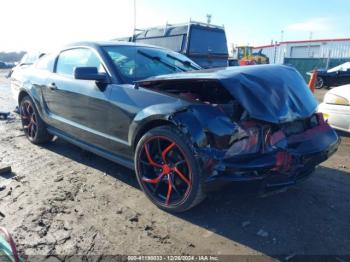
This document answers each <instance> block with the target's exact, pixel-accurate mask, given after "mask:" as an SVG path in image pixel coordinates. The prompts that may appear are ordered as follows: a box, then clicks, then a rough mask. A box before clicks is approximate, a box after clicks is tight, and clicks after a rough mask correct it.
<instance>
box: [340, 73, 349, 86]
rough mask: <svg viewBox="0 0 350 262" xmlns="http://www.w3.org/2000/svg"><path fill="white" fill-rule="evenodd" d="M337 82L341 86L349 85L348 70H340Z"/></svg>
mask: <svg viewBox="0 0 350 262" xmlns="http://www.w3.org/2000/svg"><path fill="white" fill-rule="evenodd" d="M338 82H339V84H341V85H346V84H350V69H346V70H340V71H339V73H338Z"/></svg>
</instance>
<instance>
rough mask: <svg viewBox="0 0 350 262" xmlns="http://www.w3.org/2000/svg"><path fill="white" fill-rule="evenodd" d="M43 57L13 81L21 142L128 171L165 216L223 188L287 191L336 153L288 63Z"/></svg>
mask: <svg viewBox="0 0 350 262" xmlns="http://www.w3.org/2000/svg"><path fill="white" fill-rule="evenodd" d="M45 57H46V62H45V63H40V61H41V60H39V61H38V63H37V64H36V65H34V66H32V67H30V68H28V70H23V71H22V73H23V76H22V78H21V79H22V82H21V83H18V82H17V83H15V84H18V85H19V88H20V93H19V96H18V103H19V105H20V112H21V119H22V124H23V129H24V132H25V135H26V136H27V138H28V139H29V140H30V141H31V142H32V143H34V144H40V143H45V142H48V141H50V140H51V139H52V136H58V137H59V138H63V139H65V140H67V141H69V142H71V143H73V144H75V145H77V146H79V147H82V148H84V149H86V150H89V151H91V152H94V153H96V154H98V155H100V156H103V157H106V158H108V159H110V160H112V161H115V162H116V163H119V164H122V165H124V166H127V167H129V168H132V169H135V171H136V176H137V179H138V182H139V184H140V187H141V188H142V189H143V191H144V192H145V194H146V196H147V197H148V198H149V199H150V200H151V201H152V202H153V203H154V204H155V205H157V206H158V207H160V208H162V209H165V210H167V211H172V212H181V211H185V210H188V209H190V208H192V207H194V206H195V205H197V204H198V203H199V202H201V201H202V200H203V199H204V198H205V195H206V194H207V192H208V191H209V190H211V189H213V188H216V187H217V186H221V185H226V184H228V183H231V182H237V181H250V182H252V181H254V182H258V183H261V186H262V187H263V188H265V189H273V188H280V187H281V186H288V185H292V184H294V183H296V182H297V181H299V180H300V179H302V178H305V177H307V176H308V175H310V174H311V173H313V171H314V170H315V166H317V165H318V164H320V163H321V162H323V161H325V160H326V159H327V158H328V157H330V156H331V155H332V154H333V153H334V152H335V151H336V150H337V147H338V143H339V139H338V136H337V134H336V133H335V132H334V131H333V129H332V128H331V127H330V126H329V125H328V124H327V123H325V122H324V120H323V118H322V114H316V113H315V111H316V106H317V104H316V101H315V99H314V97H313V95H312V93H311V92H310V91H309V89H308V87H307V86H306V84H305V81H304V80H303V79H302V78H301V77H300V75H299V74H298V73H297V72H296V71H295V70H294V69H293V68H290V67H286V66H282V65H260V66H249V67H231V68H223V69H210V70H199V69H200V67H199V66H197V65H196V64H195V63H194V62H193V61H191V60H189V59H188V58H187V57H185V56H183V55H181V54H178V53H175V52H173V51H170V50H167V49H163V48H159V47H152V46H147V45H141V44H132V43H121V42H120V43H117V42H94V43H77V44H73V45H70V46H67V47H66V48H64V49H62V50H61V51H60V52H59V53H57V54H52V55H48V56H45ZM45 57H44V58H45ZM42 61H44V60H42Z"/></svg>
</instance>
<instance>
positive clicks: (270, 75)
mask: <svg viewBox="0 0 350 262" xmlns="http://www.w3.org/2000/svg"><path fill="white" fill-rule="evenodd" d="M168 81H176V82H179V81H181V82H184V84H186V83H188V84H189V83H190V82H193V81H218V82H220V84H221V86H222V87H223V88H225V89H226V90H227V91H228V92H229V93H230V94H231V95H232V96H233V97H234V98H235V99H237V100H238V102H239V103H240V104H241V105H242V106H243V107H244V108H245V110H247V112H248V113H249V115H250V116H251V117H252V118H255V119H259V120H263V121H266V122H271V123H282V122H288V121H293V120H296V119H301V118H306V117H309V116H311V115H312V114H313V113H314V112H315V110H316V107H317V102H316V100H315V98H314V96H313V94H312V93H311V91H310V90H309V88H308V86H307V85H306V83H305V81H304V79H303V78H302V77H301V75H300V74H299V73H298V72H297V71H296V70H295V69H294V68H292V67H288V66H283V65H257V66H244V67H227V68H222V69H210V70H200V71H191V72H185V73H178V74H171V75H162V76H157V77H152V78H149V79H146V80H143V81H140V82H138V85H139V86H144V87H147V86H152V85H157V84H161V83H164V82H168Z"/></svg>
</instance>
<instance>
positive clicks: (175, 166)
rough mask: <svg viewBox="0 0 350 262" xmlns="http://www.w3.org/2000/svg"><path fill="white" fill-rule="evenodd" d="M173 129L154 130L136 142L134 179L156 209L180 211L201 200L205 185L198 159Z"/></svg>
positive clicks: (184, 138)
mask: <svg viewBox="0 0 350 262" xmlns="http://www.w3.org/2000/svg"><path fill="white" fill-rule="evenodd" d="M187 140H188V139H187V137H185V136H184V135H183V134H182V133H180V132H179V131H178V130H177V129H176V128H175V127H173V128H172V127H170V126H169V127H168V126H163V127H157V128H154V129H152V130H150V131H149V132H147V133H146V134H145V135H144V136H143V137H142V138H141V140H140V141H139V142H138V145H137V147H136V153H135V170H136V175H137V180H138V182H139V184H140V186H141V188H142V190H143V191H144V192H145V194H146V196H147V197H148V198H149V199H150V200H151V201H152V202H153V203H154V204H155V205H157V206H158V207H160V208H161V209H164V210H166V211H170V212H183V211H186V210H188V209H190V208H192V207H194V206H195V205H197V204H199V203H200V202H201V201H202V200H203V199H204V198H205V194H204V186H203V185H204V182H203V177H202V173H201V171H200V170H201V169H200V164H199V163H198V160H196V158H195V157H194V155H195V154H194V152H193V149H192V148H191V147H190V146H189V144H190V143H189V141H187Z"/></svg>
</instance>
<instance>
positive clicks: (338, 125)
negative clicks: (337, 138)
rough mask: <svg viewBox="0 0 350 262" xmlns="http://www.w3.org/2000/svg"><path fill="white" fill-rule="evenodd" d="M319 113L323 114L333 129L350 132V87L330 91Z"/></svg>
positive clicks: (345, 86)
mask: <svg viewBox="0 0 350 262" xmlns="http://www.w3.org/2000/svg"><path fill="white" fill-rule="evenodd" d="M318 111H319V112H321V113H323V115H324V116H325V118H326V119H327V120H328V123H329V124H330V125H331V126H332V127H333V128H335V129H338V130H341V131H345V132H350V85H344V86H339V87H335V88H333V89H332V90H330V91H328V92H327V94H326V95H325V97H324V100H323V103H322V104H320V105H319V107H318Z"/></svg>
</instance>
